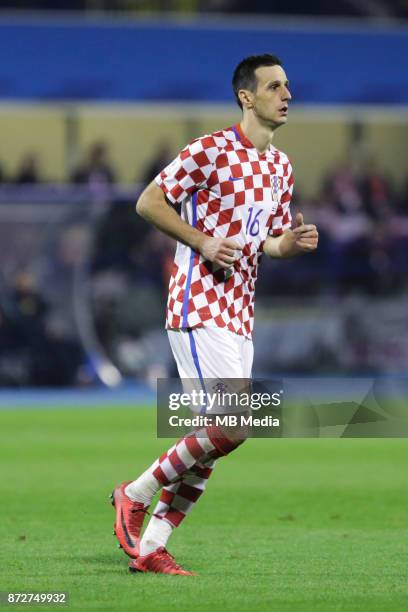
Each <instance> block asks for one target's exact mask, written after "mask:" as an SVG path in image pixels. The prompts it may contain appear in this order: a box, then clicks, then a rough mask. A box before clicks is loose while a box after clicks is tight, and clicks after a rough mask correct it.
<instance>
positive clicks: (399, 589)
mask: <svg viewBox="0 0 408 612" xmlns="http://www.w3.org/2000/svg"><path fill="white" fill-rule="evenodd" d="M0 432H1V433H0V442H1V446H0V462H1V463H0V465H1V471H2V496H1V502H2V503H1V506H0V508H1V510H0V512H1V521H0V531H1V560H0V568H1V569H0V575H1V583H0V590H3V591H5V590H7V591H19V592H21V591H33V590H35V591H59V590H63V591H68V592H69V593H70V606H69V608H70V609H78V610H86V609H93V610H119V609H121V610H142V611H150V610H166V612H169V611H172V610H174V611H177V612H180V611H184V610H191V609H198V610H200V611H201V610H213V609H221V610H223V611H226V610H234V611H235V610H244V611H245V610H276V611H279V612H282V611H286V610H291V611H294V612H301V611H303V610H310V611H312V610H313V612H318V611H326V610H344V611H347V612H350V611H357V610H365V611H366V610H369V611H371V610H373V611H374V610H375V611H378V612H390V611H394V610H401V611H402V610H407V607H408V580H407V574H408V570H407V567H408V527H407V514H408V486H407V467H406V466H407V451H408V440H402V439H393V440H373V439H371V440H367V439H366V440H356V439H348V440H345V439H344V440H336V439H333V440H312V439H308V440H298V439H288V440H249V441H248V442H247V443H246V444H244V445H243V446H242V447H241V448H239V449H238V450H237V451H236V453H234V454H232V455H231V456H230V457H227V458H225V459H223V460H220V461H219V463H218V465H217V468H216V471H215V474H214V476H213V479H212V480H211V481H210V483H209V485H208V491H207V493H206V495H204V496H203V498H202V499H201V500H200V503H199V504H197V507H196V508H195V509H194V511H193V512H192V514H191V515H190V516H189V517H188V518H187V519H186V521H185V523H184V524H183V525H182V526H181V527H180V529H179V530H176V531H175V533H174V534H173V537H172V540H171V543H170V546H169V548H170V550H171V551H172V552H173V553H174V554H175V555H176V558H177V560H179V561H180V562H181V563H182V564H183V565H185V566H186V567H187V568H191V569H194V570H195V571H197V572H199V576H198V577H195V578H184V577H171V576H156V575H139V574H130V573H129V572H128V571H127V558H126V557H125V555H124V554H123V553H122V551H120V550H118V549H117V548H116V541H115V538H114V537H113V536H112V524H113V509H112V507H111V506H110V504H109V503H108V499H107V496H108V494H109V492H110V491H111V489H112V487H113V486H114V485H115V484H116V483H118V482H119V481H121V480H124V479H127V478H133V477H136V476H137V475H138V474H139V473H140V472H141V471H142V470H143V469H144V468H145V467H147V466H148V465H149V464H150V463H151V462H152V461H153V459H154V458H155V457H156V455H157V454H158V453H159V452H161V451H162V450H163V449H164V448H166V447H167V446H169V441H166V440H157V439H156V437H155V413H154V411H153V410H148V409H133V410H132V409H128V408H113V407H112V408H102V409H101V410H93V409H84V410H81V409H73V410H65V409H64V410H62V409H61V410H56V411H52V410H36V409H28V410H24V409H18V410H17V409H16V410H10V411H8V410H7V411H5V410H2V411H1V412H0ZM18 609H22V606H20V607H19V608H18Z"/></svg>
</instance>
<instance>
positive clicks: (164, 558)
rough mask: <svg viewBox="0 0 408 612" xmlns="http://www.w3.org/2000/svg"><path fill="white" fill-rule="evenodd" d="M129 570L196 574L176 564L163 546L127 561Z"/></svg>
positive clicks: (182, 574)
mask: <svg viewBox="0 0 408 612" xmlns="http://www.w3.org/2000/svg"><path fill="white" fill-rule="evenodd" d="M129 571H131V572H154V573H155V574H173V575H174V576H175V575H178V576H197V574H194V572H188V571H187V570H185V569H183V568H182V567H181V566H180V565H178V564H177V563H176V562H175V560H174V557H173V555H171V554H170V553H169V552H167V550H166V549H165V548H163V546H161V547H160V548H158V549H157V550H155V551H154V552H152V553H150V554H149V555H145V556H144V557H138V558H137V559H135V560H134V561H131V562H130V563H129Z"/></svg>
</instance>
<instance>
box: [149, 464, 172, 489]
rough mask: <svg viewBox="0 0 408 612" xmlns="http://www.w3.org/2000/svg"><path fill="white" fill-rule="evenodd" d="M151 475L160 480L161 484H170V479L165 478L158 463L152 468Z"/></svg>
mask: <svg viewBox="0 0 408 612" xmlns="http://www.w3.org/2000/svg"><path fill="white" fill-rule="evenodd" d="M153 476H154V477H155V478H156V480H158V481H159V482H161V484H162V485H168V484H170V480H169V479H168V478H167V476H166V475H165V473H164V472H163V470H162V469H161V467H160V465H158V466H157V468H156V469H155V470H153Z"/></svg>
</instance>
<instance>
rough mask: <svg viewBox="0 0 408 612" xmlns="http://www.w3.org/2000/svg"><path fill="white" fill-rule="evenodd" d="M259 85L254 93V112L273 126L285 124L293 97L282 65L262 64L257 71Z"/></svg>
mask: <svg viewBox="0 0 408 612" xmlns="http://www.w3.org/2000/svg"><path fill="white" fill-rule="evenodd" d="M255 74H256V77H257V80H258V87H257V89H256V91H255V93H254V94H252V103H253V112H254V114H255V115H256V116H257V117H258V119H259V120H260V121H261V122H262V123H265V124H267V125H270V126H271V127H275V128H276V127H278V126H280V125H284V124H285V123H286V122H287V120H288V105H289V101H290V100H291V99H292V96H291V95H290V91H289V89H288V87H289V81H288V79H287V76H286V74H285V71H284V69H283V68H282V67H281V66H261V67H260V68H257V69H256V71H255Z"/></svg>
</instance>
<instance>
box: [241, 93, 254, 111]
mask: <svg viewBox="0 0 408 612" xmlns="http://www.w3.org/2000/svg"><path fill="white" fill-rule="evenodd" d="M238 97H239V99H240V100H241V104H242V106H243V107H244V108H247V109H250V108H253V107H254V104H253V100H252V98H253V94H252V93H251V92H250V91H249V90H248V89H240V90H239V91H238Z"/></svg>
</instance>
